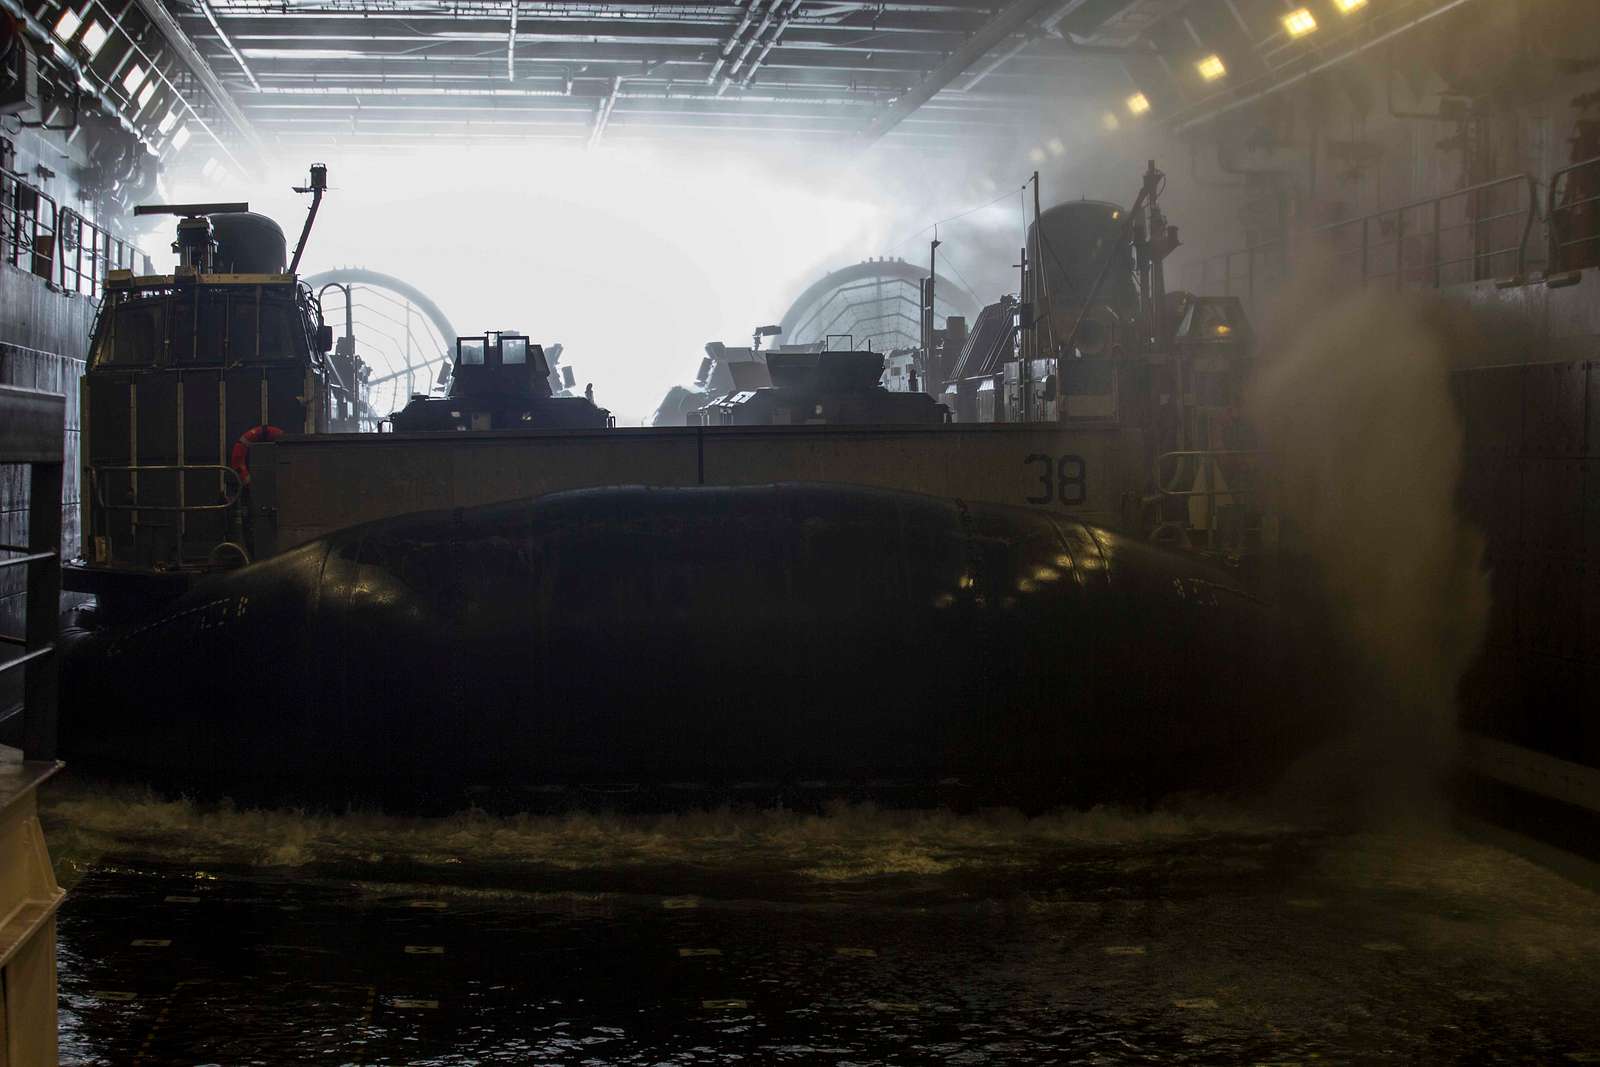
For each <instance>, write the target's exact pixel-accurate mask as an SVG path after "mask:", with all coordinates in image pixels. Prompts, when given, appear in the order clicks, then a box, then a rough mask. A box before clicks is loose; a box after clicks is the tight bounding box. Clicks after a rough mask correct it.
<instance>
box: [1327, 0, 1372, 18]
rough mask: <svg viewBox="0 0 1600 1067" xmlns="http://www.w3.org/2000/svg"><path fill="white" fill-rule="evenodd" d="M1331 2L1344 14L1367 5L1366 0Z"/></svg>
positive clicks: (1337, 0)
mask: <svg viewBox="0 0 1600 1067" xmlns="http://www.w3.org/2000/svg"><path fill="white" fill-rule="evenodd" d="M1333 2H1334V4H1335V6H1337V7H1338V8H1339V10H1340V11H1341V12H1343V13H1344V14H1346V15H1348V14H1350V12H1352V11H1356V10H1359V9H1360V8H1363V7H1366V6H1367V0H1333Z"/></svg>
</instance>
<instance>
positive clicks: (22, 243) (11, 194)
mask: <svg viewBox="0 0 1600 1067" xmlns="http://www.w3.org/2000/svg"><path fill="white" fill-rule="evenodd" d="M24 193H26V194H27V197H26V199H30V200H32V204H31V205H29V206H28V207H23V206H22V203H23V200H24V199H25V198H24V196H23V194H24ZM0 200H3V201H4V204H3V206H0V254H3V255H4V256H5V260H6V262H8V263H10V264H11V265H12V266H13V267H19V268H23V269H25V270H28V271H34V268H35V266H36V263H35V257H36V255H37V252H38V249H39V243H40V239H41V238H54V237H55V235H56V220H57V218H58V209H57V207H56V201H55V197H53V196H51V195H50V194H49V193H46V192H45V191H44V190H42V189H40V188H39V187H38V186H36V185H33V184H31V183H29V182H28V181H27V180H25V179H24V178H23V177H22V175H20V174H16V173H13V172H12V171H9V170H0ZM45 205H48V206H49V208H50V212H49V215H48V217H46V216H45V215H43V214H42V213H41V211H40V209H41V208H42V207H44V206H45ZM24 259H26V263H25V262H24Z"/></svg>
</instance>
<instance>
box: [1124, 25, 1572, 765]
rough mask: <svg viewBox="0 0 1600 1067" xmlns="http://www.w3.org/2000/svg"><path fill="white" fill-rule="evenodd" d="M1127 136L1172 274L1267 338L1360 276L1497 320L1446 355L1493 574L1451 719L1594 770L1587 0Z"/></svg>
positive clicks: (1412, 41) (1459, 33) (1401, 47)
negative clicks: (1158, 164) (1133, 143)
mask: <svg viewBox="0 0 1600 1067" xmlns="http://www.w3.org/2000/svg"><path fill="white" fill-rule="evenodd" d="M1144 147H1145V148H1146V149H1147V151H1148V152H1149V153H1150V154H1152V155H1155V156H1157V157H1158V158H1162V159H1166V160H1169V161H1177V162H1175V163H1169V165H1168V169H1169V171H1171V172H1172V180H1171V185H1172V187H1173V190H1174V192H1173V194H1172V196H1170V197H1169V198H1168V199H1169V200H1170V202H1171V204H1172V206H1171V208H1170V214H1171V215H1172V217H1173V219H1174V221H1175V222H1180V223H1181V224H1182V232H1183V237H1184V241H1185V247H1184V248H1183V249H1181V250H1180V251H1179V252H1178V253H1177V254H1176V255H1175V256H1174V257H1173V259H1172V261H1171V262H1170V264H1169V274H1168V277H1169V281H1170V283H1171V284H1172V285H1173V286H1174V287H1180V288H1185V289H1189V290H1192V291H1196V292H1200V293H1217V292H1222V293H1230V294H1235V295H1240V296H1242V297H1244V298H1245V299H1246V301H1247V304H1248V306H1249V307H1250V310H1251V312H1252V316H1253V317H1254V318H1255V319H1256V321H1257V322H1258V323H1261V324H1264V326H1265V328H1266V329H1267V330H1268V331H1269V337H1270V336H1271V333H1270V332H1271V330H1272V329H1273V327H1274V324H1277V323H1281V322H1282V321H1283V320H1284V319H1286V318H1295V317H1299V316H1303V315H1305V314H1306V312H1307V310H1308V309H1307V307H1306V302H1307V301H1311V302H1317V301H1321V300H1325V299H1328V298H1329V294H1332V293H1338V292H1339V291H1340V289H1341V287H1349V288H1355V287H1356V286H1359V285H1365V287H1367V288H1368V289H1374V288H1377V289H1393V290H1396V291H1401V292H1407V293H1411V292H1420V293H1424V294H1425V293H1427V292H1428V291H1430V290H1439V291H1442V292H1443V293H1445V294H1446V296H1447V297H1449V298H1451V299H1457V300H1461V301H1463V302H1465V303H1467V304H1469V305H1470V306H1471V307H1472V313H1473V314H1474V315H1480V316H1488V317H1489V318H1487V319H1483V320H1481V321H1491V320H1492V321H1496V322H1501V323H1505V324H1506V325H1507V329H1506V330H1505V331H1504V339H1503V341H1501V342H1497V343H1495V344H1493V345H1489V346H1484V347H1477V348H1473V349H1472V350H1470V351H1469V350H1468V348H1467V347H1465V346H1463V347H1461V348H1459V349H1458V350H1457V351H1456V353H1455V370H1454V375H1453V378H1454V381H1453V389H1454V392H1455V395H1456V397H1457V400H1458V402H1459V410H1460V414H1461V417H1462V425H1463V428H1464V432H1465V441H1466V444H1465V464H1464V470H1463V475H1462V481H1461V486H1460V496H1459V500H1460V502H1461V505H1462V510H1463V512H1464V514H1465V515H1466V517H1467V518H1468V519H1469V521H1470V522H1472V523H1473V524H1475V525H1476V526H1478V527H1479V528H1480V529H1481V530H1482V532H1483V534H1484V537H1485V539H1486V547H1485V554H1484V564H1485V568H1486V569H1487V570H1488V572H1489V574H1490V582H1491V588H1492V605H1491V608H1490V622H1489V626H1488V633H1487V637H1486V639H1485V648H1484V650H1483V652H1482V654H1481V655H1480V656H1479V657H1478V659H1477V660H1476V662H1475V664H1474V665H1473V667H1472V668H1471V670H1470V671H1469V673H1468V675H1467V677H1466V679H1465V681H1464V683H1463V685H1462V688H1461V694H1462V698H1463V712H1462V714H1463V720H1462V721H1463V725H1464V726H1465V727H1466V728H1467V729H1468V730H1469V731H1471V732H1472V733H1476V734H1481V735H1484V736H1488V737H1491V738H1495V739H1498V740H1502V741H1506V742H1510V743H1512V744H1515V745H1518V746H1525V747H1527V748H1530V749H1532V750H1535V751H1537V752H1540V753H1543V754H1546V755H1549V756H1555V757H1558V758H1559V759H1561V760H1565V761H1570V762H1574V763H1579V764H1582V765H1584V766H1587V767H1590V768H1595V767H1600V717H1597V714H1596V708H1600V363H1597V361H1596V357H1597V356H1600V272H1597V271H1596V269H1595V265H1596V264H1600V242H1597V241H1595V240H1594V239H1593V238H1594V236H1595V234H1596V230H1595V228H1594V220H1593V216H1592V215H1586V214H1584V212H1583V209H1582V208H1578V209H1571V208H1568V207H1564V205H1566V204H1569V203H1570V202H1571V201H1572V200H1573V199H1575V198H1581V196H1583V195H1592V192H1590V191H1591V190H1592V189H1593V188H1595V185H1594V183H1595V182H1596V181H1597V179H1600V161H1597V163H1596V164H1593V165H1589V166H1584V165H1583V164H1585V162H1586V161H1590V160H1596V159H1597V157H1600V30H1597V23H1596V21H1595V19H1594V8H1593V4H1592V3H1590V2H1588V0H1537V2H1536V0H1512V2H1506V3H1496V4H1468V5H1465V6H1464V7H1463V8H1462V9H1461V10H1460V11H1459V12H1458V13H1456V14H1454V15H1446V16H1444V17H1441V18H1438V19H1436V20H1434V21H1433V23H1432V24H1431V25H1426V26H1421V27H1418V28H1417V29H1416V30H1415V31H1414V32H1413V33H1411V34H1410V35H1408V36H1406V37H1405V38H1403V39H1401V40H1400V41H1399V42H1396V43H1394V44H1392V45H1388V46H1379V47H1376V48H1373V49H1370V50H1369V51H1367V52H1366V53H1363V54H1358V55H1353V56H1351V57H1349V58H1348V59H1347V60H1345V61H1344V62H1340V63H1335V64H1333V65H1331V66H1329V67H1328V69H1326V70H1324V71H1323V72H1321V73H1320V74H1318V75H1315V76H1313V77H1312V78H1310V79H1308V80H1306V81H1305V82H1303V83H1301V84H1300V85H1298V86H1295V87H1293V88H1291V89H1288V90H1286V91H1284V92H1281V93H1278V94H1276V95H1273V96H1269V97H1266V98H1263V99H1261V100H1257V101H1254V102H1253V103H1251V104H1249V105H1247V106H1242V107H1239V108H1238V109H1236V110H1234V111H1231V112H1228V113H1225V114H1223V115H1221V116H1220V117H1218V118H1216V119H1214V120H1213V121H1211V122H1208V123H1206V124H1204V125H1200V126H1197V127H1195V128H1193V129H1190V130H1188V131H1183V132H1179V133H1177V134H1162V135H1159V136H1153V137H1152V138H1151V139H1150V140H1149V141H1148V143H1147V144H1146V145H1145V146H1144ZM1463 190H1468V192H1462V191H1463ZM1313 273H1315V274H1316V275H1317V276H1318V278H1319V287H1318V288H1316V289H1312V288H1311V287H1309V286H1296V285H1295V284H1294V279H1295V278H1296V277H1299V276H1310V275H1311V274H1313ZM1278 336H1280V337H1281V334H1280V335H1278ZM1263 358H1271V351H1270V348H1269V350H1267V351H1265V352H1264V353H1263Z"/></svg>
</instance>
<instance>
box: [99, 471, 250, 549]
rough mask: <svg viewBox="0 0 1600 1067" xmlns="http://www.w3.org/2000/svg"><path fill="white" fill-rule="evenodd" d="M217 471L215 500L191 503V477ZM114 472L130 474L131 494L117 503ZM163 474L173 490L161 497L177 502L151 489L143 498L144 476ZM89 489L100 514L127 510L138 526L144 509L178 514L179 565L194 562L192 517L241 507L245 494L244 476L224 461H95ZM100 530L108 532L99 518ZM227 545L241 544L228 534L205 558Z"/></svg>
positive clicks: (150, 477)
mask: <svg viewBox="0 0 1600 1067" xmlns="http://www.w3.org/2000/svg"><path fill="white" fill-rule="evenodd" d="M207 473H210V474H215V475H216V476H217V491H218V492H217V497H216V502H215V503H210V504H191V503H189V501H188V489H189V476H190V475H191V474H207ZM112 475H123V476H125V477H126V479H127V480H126V483H125V484H126V486H127V494H128V495H127V497H126V498H125V499H123V500H120V501H116V502H113V501H112V500H111V499H110V496H109V491H108V485H109V483H110V482H111V477H110V476H112ZM162 476H171V479H172V481H171V482H170V483H169V484H170V485H171V486H172V490H171V492H170V493H163V494H161V497H160V500H162V501H165V500H170V501H175V503H163V502H158V501H157V500H152V499H151V498H150V494H149V493H148V492H147V493H146V495H145V498H144V499H143V500H141V499H140V498H139V482H140V479H141V478H145V479H147V480H148V479H153V478H160V477H162ZM89 491H90V492H91V493H92V494H93V497H92V499H93V500H94V508H95V513H96V515H100V516H103V515H107V514H109V513H110V512H113V511H126V512H131V513H132V521H133V524H134V526H136V527H137V526H138V524H139V515H140V513H141V512H155V513H157V514H163V515H173V516H176V517H177V533H176V541H175V543H174V545H173V552H174V558H175V559H176V562H177V564H178V565H179V566H183V565H185V564H186V563H188V562H190V557H189V555H188V553H187V552H186V549H187V547H188V546H187V545H186V544H185V542H186V541H189V540H190V538H191V536H192V535H191V533H190V531H189V529H188V517H189V516H190V515H201V514H204V513H205V512H210V511H221V512H226V511H229V510H230V509H233V508H235V507H237V506H238V504H239V501H240V498H241V497H242V496H243V495H244V479H243V477H242V476H241V475H240V474H239V472H238V471H236V470H234V469H233V468H232V467H230V466H228V465H227V464H224V463H93V464H90V465H89ZM96 527H97V531H96V532H97V533H100V534H102V535H103V534H104V533H105V528H104V526H102V525H101V522H100V521H99V520H97V521H96ZM223 547H236V548H237V547H239V546H237V545H235V544H234V542H232V541H230V540H228V539H227V537H226V535H224V538H223V540H221V541H219V542H216V543H213V544H210V545H208V546H206V555H205V559H206V560H207V561H208V562H212V561H214V560H215V558H216V554H217V551H218V549H220V548H223ZM239 551H240V552H241V553H242V554H244V558H245V561H246V562H248V561H249V555H248V553H247V552H246V550H245V549H243V548H239Z"/></svg>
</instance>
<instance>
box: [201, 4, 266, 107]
mask: <svg viewBox="0 0 1600 1067" xmlns="http://www.w3.org/2000/svg"><path fill="white" fill-rule="evenodd" d="M195 2H196V3H198V4H199V5H200V10H201V11H203V12H205V16H206V21H207V22H209V23H211V28H212V29H213V30H215V31H216V32H217V40H219V41H221V42H222V47H224V48H226V49H227V50H228V54H229V55H230V56H232V57H233V61H234V62H235V63H237V64H239V69H240V70H242V71H244V76H245V77H246V78H248V79H249V81H250V85H251V86H252V87H253V88H256V89H259V88H261V83H260V82H258V81H256V76H255V74H254V73H253V72H252V71H251V70H250V64H248V63H246V62H245V61H244V56H242V55H240V54H239V50H238V49H237V48H235V47H234V45H233V41H232V40H230V39H229V37H228V35H227V34H226V33H224V32H223V29H222V24H221V23H219V22H218V21H217V15H216V12H214V11H212V10H211V5H210V4H208V3H206V0H195Z"/></svg>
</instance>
